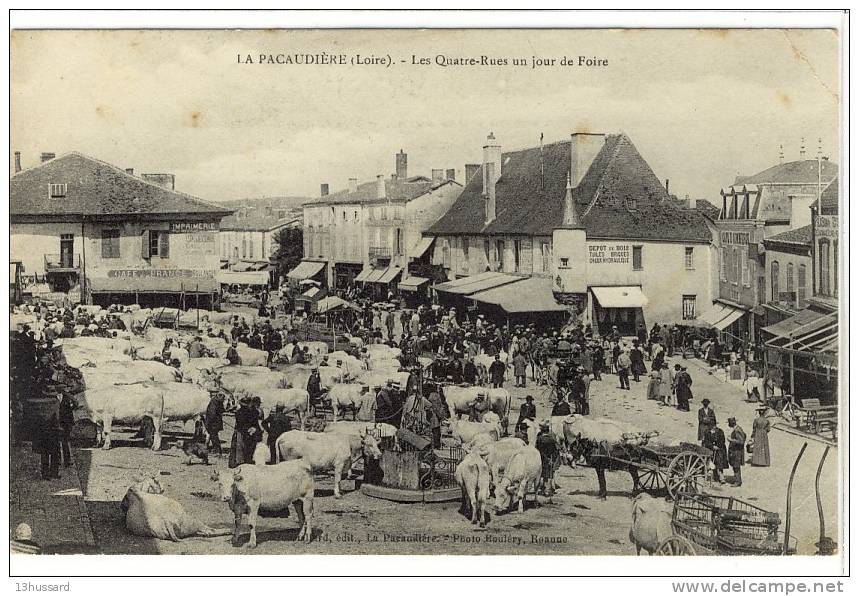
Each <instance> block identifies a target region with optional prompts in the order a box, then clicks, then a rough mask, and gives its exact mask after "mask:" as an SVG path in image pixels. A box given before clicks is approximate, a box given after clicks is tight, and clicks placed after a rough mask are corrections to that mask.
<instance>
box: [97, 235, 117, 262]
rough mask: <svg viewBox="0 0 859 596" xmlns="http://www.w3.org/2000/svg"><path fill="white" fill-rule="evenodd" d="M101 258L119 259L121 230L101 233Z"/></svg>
mask: <svg viewBox="0 0 859 596" xmlns="http://www.w3.org/2000/svg"><path fill="white" fill-rule="evenodd" d="M101 258H102V259H118V258H119V230H102V231H101Z"/></svg>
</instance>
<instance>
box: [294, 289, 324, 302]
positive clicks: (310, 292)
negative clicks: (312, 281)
mask: <svg viewBox="0 0 859 596" xmlns="http://www.w3.org/2000/svg"><path fill="white" fill-rule="evenodd" d="M321 291H322V290H321V289H320V288H317V287H316V286H313V287H312V288H307V290H306V291H305V292H304V293H303V294H301V296H299V297H298V298H297V299H298V300H313V299H314V298H316V297H317V295H318V294H319V292H321Z"/></svg>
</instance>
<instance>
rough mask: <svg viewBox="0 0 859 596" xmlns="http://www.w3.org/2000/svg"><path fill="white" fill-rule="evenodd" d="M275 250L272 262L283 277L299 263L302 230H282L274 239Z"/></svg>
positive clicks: (302, 245)
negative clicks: (273, 261)
mask: <svg viewBox="0 0 859 596" xmlns="http://www.w3.org/2000/svg"><path fill="white" fill-rule="evenodd" d="M274 241H275V243H276V244H277V250H276V251H275V253H274V260H275V262H276V263H277V270H278V273H280V275H281V276H285V275H286V274H287V273H289V271H290V270H292V269H294V268H295V267H296V266H297V265H298V264H299V263H300V262H301V257H302V255H303V253H304V230H302V229H301V228H283V229H281V230H280V231H278V233H277V235H276V236H275V238H274Z"/></svg>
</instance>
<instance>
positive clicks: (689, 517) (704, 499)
mask: <svg viewBox="0 0 859 596" xmlns="http://www.w3.org/2000/svg"><path fill="white" fill-rule="evenodd" d="M780 525H781V519H780V518H779V515H778V514H777V513H772V512H770V511H767V510H765V509H761V508H760V507H756V506H754V505H752V504H750V503H747V502H746V501H743V500H741V499H737V498H734V497H723V496H717V495H708V494H693V493H679V494H678V495H677V498H676V499H675V500H674V511H673V512H672V516H671V527H672V530H673V532H674V534H673V535H672V536H670V537H669V538H667V539H666V540H664V541H663V542H662V544H660V545H659V547H658V548H657V550H656V554H658V555H675V556H676V555H789V554H793V553H795V552H796V540H795V539H794V538H793V537H790V538H789V539H788V540H785V539H784V533H782V532H780V531H779V526H780Z"/></svg>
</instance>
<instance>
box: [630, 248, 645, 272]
mask: <svg viewBox="0 0 859 596" xmlns="http://www.w3.org/2000/svg"><path fill="white" fill-rule="evenodd" d="M642 248H643V247H641V246H633V247H632V269H633V271H641V270H642V269H643V268H644V264H643V263H642V255H641V253H642Z"/></svg>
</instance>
